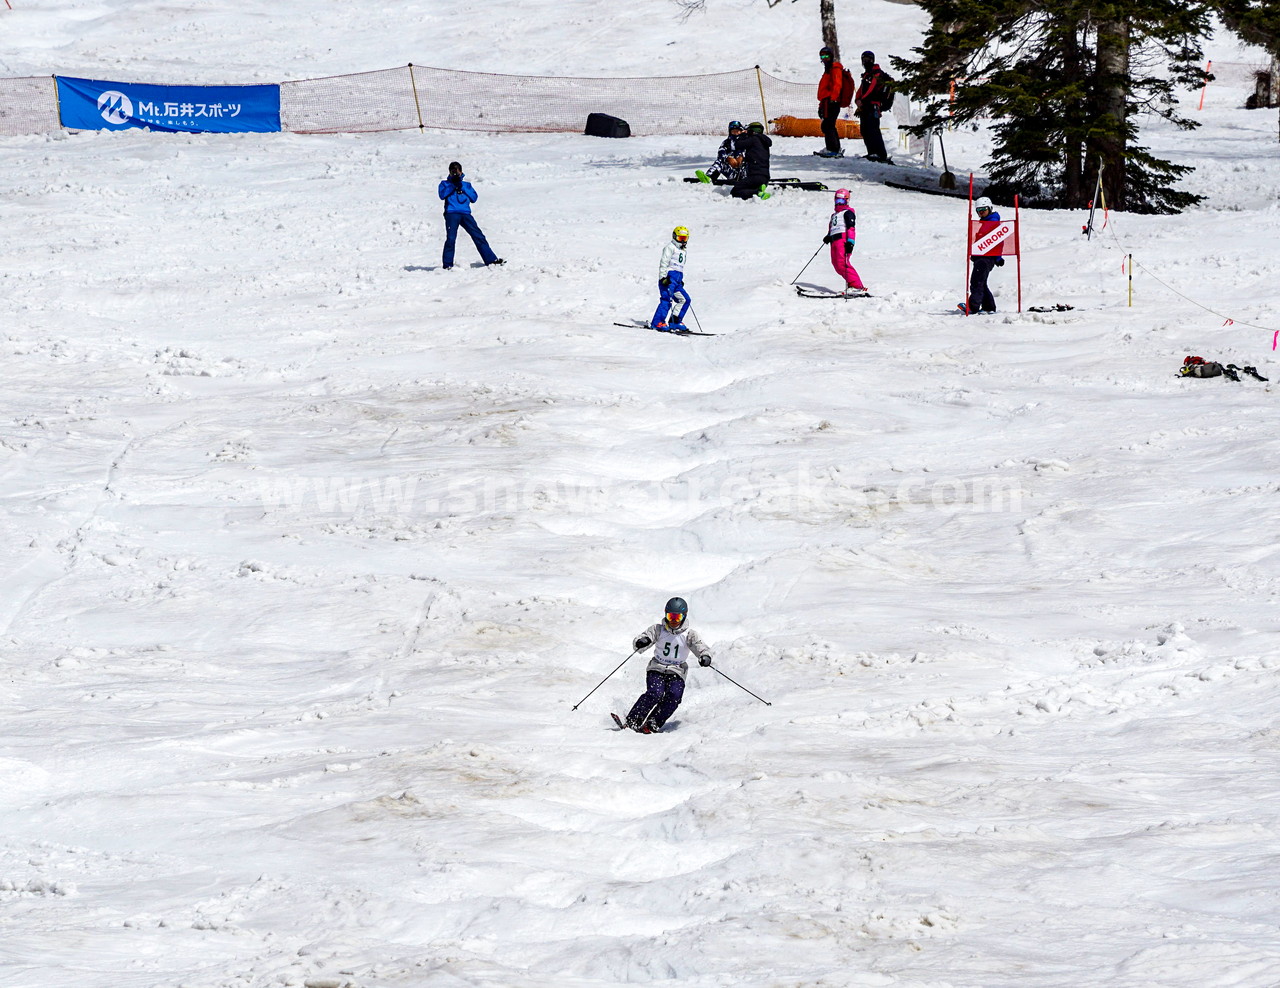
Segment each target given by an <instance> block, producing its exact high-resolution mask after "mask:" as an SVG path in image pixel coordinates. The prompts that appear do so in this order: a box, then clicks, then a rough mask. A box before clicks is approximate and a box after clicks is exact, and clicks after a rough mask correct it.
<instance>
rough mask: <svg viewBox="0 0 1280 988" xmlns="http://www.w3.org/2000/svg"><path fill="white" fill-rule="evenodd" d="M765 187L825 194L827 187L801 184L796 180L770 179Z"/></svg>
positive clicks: (817, 183)
mask: <svg viewBox="0 0 1280 988" xmlns="http://www.w3.org/2000/svg"><path fill="white" fill-rule="evenodd" d="M765 184H766V185H773V186H776V187H777V188H779V189H803V190H804V191H805V192H826V191H827V187H826V186H825V185H823V184H822V183H821V182H802V181H801V180H800V179H798V178H771V179H769V181H768V182H766V183H765Z"/></svg>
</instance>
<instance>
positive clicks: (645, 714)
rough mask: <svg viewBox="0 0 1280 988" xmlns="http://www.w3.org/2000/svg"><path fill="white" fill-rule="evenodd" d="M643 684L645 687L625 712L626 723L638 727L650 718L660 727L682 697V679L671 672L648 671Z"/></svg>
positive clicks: (673, 711)
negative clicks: (629, 710) (629, 709)
mask: <svg viewBox="0 0 1280 988" xmlns="http://www.w3.org/2000/svg"><path fill="white" fill-rule="evenodd" d="M645 685H646V687H647V689H646V690H645V691H644V693H642V694H641V695H640V699H638V700H637V701H636V702H635V703H634V704H633V705H632V707H631V712H630V713H629V714H627V723H628V724H629V725H631V726H632V727H639V726H640V725H641V724H643V723H644V722H645V721H646V720H652V721H653V722H654V723H655V724H657V725H658V726H659V727H661V726H662V725H663V724H665V723H666V722H667V719H668V718H669V717H670V716H671V715H672V714H673V713H675V712H676V707H678V706H680V701H681V700H683V699H684V680H683V679H681V678H680V677H679V676H677V675H676V674H675V673H673V672H650V673H649V674H648V675H646V676H645Z"/></svg>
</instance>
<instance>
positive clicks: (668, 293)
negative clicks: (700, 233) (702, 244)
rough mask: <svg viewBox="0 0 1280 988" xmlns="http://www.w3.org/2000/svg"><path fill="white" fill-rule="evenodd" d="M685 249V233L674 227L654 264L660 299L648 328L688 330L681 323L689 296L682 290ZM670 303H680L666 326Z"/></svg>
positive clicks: (686, 236)
mask: <svg viewBox="0 0 1280 988" xmlns="http://www.w3.org/2000/svg"><path fill="white" fill-rule="evenodd" d="M688 246H689V230H688V228H687V227H683V226H678V227H676V228H675V229H674V230H672V231H671V243H669V244H667V246H666V247H664V248H662V260H661V261H660V262H659V263H658V293H659V294H660V295H661V296H662V301H660V302H659V303H658V308H657V310H656V311H655V312H654V314H653V320H652V321H651V322H650V323H649V327H650V328H651V329H657V330H661V331H662V332H664V333H682V332H687V331H688V329H689V327H688V326H686V325H685V324H684V314H685V313H686V312H688V311H689V305H690V304H691V300H690V298H689V293H688V292H687V291H685V287H684V256H685V251H686V250H687V248H688ZM673 302H679V303H681V304H680V312H679V314H677V316H676V317H675V319H673V320H672V321H671V322H670V323H668V322H667V314H668V313H669V312H670V311H671V305H672V303H673Z"/></svg>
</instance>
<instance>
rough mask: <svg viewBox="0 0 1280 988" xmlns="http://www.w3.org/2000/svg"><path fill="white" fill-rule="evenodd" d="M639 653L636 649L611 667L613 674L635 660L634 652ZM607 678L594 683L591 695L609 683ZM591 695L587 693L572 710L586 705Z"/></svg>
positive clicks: (610, 674)
mask: <svg viewBox="0 0 1280 988" xmlns="http://www.w3.org/2000/svg"><path fill="white" fill-rule="evenodd" d="M639 651H640V649H638V648H637V649H636V651H635V652H632V653H631V654H630V655H628V656H627V657H626V658H625V659H623V660H622V661H621V662H619V663H618V664H617V665H616V666H614V667H613V672H617V671H618V670H619V669H621V668H622V667H623V666H625V665H626V664H627V663H628V662H630V661H631V660H632V659H633V658H635V656H636V652H639ZM613 672H611V673H609V676H612V675H613ZM609 676H605V677H604V679H602V680H600V682H598V683H596V685H595V686H593V687H592V689H591V693H594V692H595V691H596V690H598V689H599V688H600V687H601V686H603V685H604V684H605V683H607V682H608V681H609ZM591 693H588V694H587V696H584V697H583V698H582V699H581V700H579V701H578V702H577V703H575V704H574V705H573V709H574V710H577V709H578V708H579V707H580V706H582V705H583V704H584V703H586V702H587V697H589V696H590V695H591Z"/></svg>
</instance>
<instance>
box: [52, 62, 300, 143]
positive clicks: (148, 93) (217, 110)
mask: <svg viewBox="0 0 1280 988" xmlns="http://www.w3.org/2000/svg"><path fill="white" fill-rule="evenodd" d="M56 79H57V82H58V111H59V113H60V114H61V117H62V126H64V127H66V128H67V129H69V130H125V129H127V128H130V127H136V128H142V129H143V130H164V131H171V132H174V133H197V134H198V133H216V134H240V133H271V132H274V131H278V130H279V129H280V87H279V86H275V85H271V86H150V85H145V84H142V83H134V82H98V81H96V80H93V79H72V78H69V77H67V76H57V77H56Z"/></svg>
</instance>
